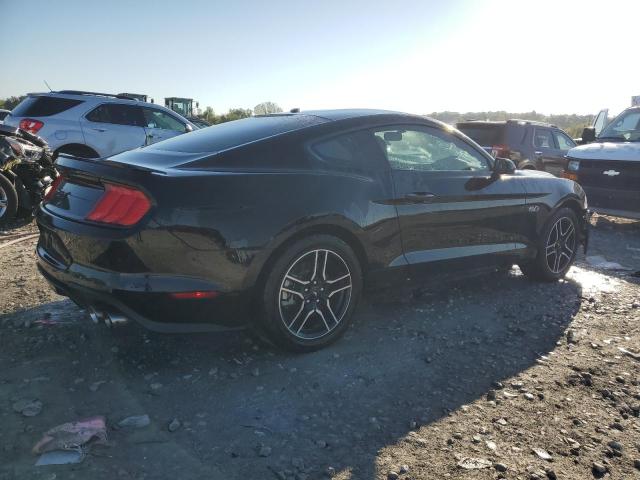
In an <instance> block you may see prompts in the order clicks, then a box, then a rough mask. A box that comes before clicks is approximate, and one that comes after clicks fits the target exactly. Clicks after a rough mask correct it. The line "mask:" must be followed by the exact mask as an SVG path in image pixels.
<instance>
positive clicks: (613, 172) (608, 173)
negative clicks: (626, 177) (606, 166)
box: [602, 170, 620, 177]
mask: <svg viewBox="0 0 640 480" xmlns="http://www.w3.org/2000/svg"><path fill="white" fill-rule="evenodd" d="M602 174H603V175H609V176H610V177H615V176H616V175H620V172H616V171H615V170H605V171H604V172H602Z"/></svg>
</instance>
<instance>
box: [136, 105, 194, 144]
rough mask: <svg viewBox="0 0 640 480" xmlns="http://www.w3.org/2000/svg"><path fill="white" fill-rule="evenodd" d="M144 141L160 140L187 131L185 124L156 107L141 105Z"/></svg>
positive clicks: (153, 141) (154, 141) (149, 142)
mask: <svg viewBox="0 0 640 480" xmlns="http://www.w3.org/2000/svg"><path fill="white" fill-rule="evenodd" d="M142 111H143V114H144V122H145V123H144V125H145V126H144V129H145V133H146V143H147V145H150V144H152V143H157V142H161V141H162V140H166V139H167V138H171V137H175V136H176V135H180V134H181V133H185V132H187V124H186V123H183V122H181V121H180V120H178V119H177V118H176V117H174V116H173V115H171V114H169V113H167V112H164V111H162V110H160V109H158V108H150V107H143V108H142Z"/></svg>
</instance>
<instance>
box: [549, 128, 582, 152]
mask: <svg viewBox="0 0 640 480" xmlns="http://www.w3.org/2000/svg"><path fill="white" fill-rule="evenodd" d="M553 134H554V136H555V137H556V142H557V143H558V148H559V149H560V150H569V149H571V148H573V147H575V146H576V144H575V143H574V142H573V140H571V139H570V138H569V137H567V136H566V135H565V134H564V133H562V132H553Z"/></svg>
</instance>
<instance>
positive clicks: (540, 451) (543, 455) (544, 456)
mask: <svg viewBox="0 0 640 480" xmlns="http://www.w3.org/2000/svg"><path fill="white" fill-rule="evenodd" d="M531 450H533V453H535V454H536V455H537V456H538V458H541V459H542V460H546V461H548V462H551V461H552V460H553V457H552V456H551V455H550V454H549V452H547V451H546V450H544V449H542V448H532V449H531Z"/></svg>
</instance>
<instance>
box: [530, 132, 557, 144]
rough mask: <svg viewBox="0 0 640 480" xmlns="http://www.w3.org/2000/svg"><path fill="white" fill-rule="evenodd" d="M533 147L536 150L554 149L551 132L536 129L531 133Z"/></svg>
mask: <svg viewBox="0 0 640 480" xmlns="http://www.w3.org/2000/svg"><path fill="white" fill-rule="evenodd" d="M533 146H534V147H536V148H555V145H554V143H553V138H551V130H547V129H542V128H536V129H535V132H534V133H533Z"/></svg>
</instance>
